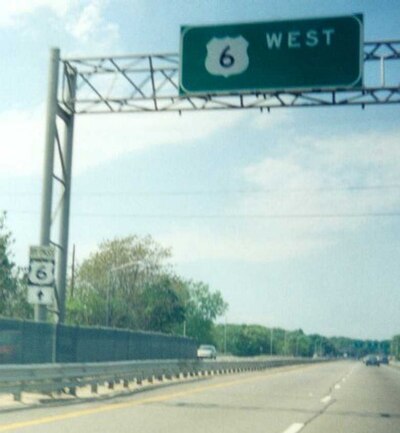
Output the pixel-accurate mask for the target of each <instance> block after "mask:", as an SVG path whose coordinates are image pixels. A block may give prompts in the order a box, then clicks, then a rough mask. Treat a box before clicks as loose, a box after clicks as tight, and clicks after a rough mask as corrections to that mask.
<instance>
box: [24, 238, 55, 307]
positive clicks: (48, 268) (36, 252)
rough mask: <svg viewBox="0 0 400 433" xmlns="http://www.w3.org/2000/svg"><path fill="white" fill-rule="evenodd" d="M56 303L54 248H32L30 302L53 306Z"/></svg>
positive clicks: (29, 278)
mask: <svg viewBox="0 0 400 433" xmlns="http://www.w3.org/2000/svg"><path fill="white" fill-rule="evenodd" d="M53 301H54V248H53V247H51V246H32V247H30V253H29V274H28V302H29V303H30V304H35V305H51V304H52V303H53Z"/></svg>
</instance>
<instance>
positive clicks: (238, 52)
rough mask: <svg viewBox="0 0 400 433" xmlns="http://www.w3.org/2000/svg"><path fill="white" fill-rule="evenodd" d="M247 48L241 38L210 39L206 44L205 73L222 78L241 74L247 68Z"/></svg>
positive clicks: (243, 39) (244, 40)
mask: <svg viewBox="0 0 400 433" xmlns="http://www.w3.org/2000/svg"><path fill="white" fill-rule="evenodd" d="M248 46H249V43H248V42H247V41H246V39H245V38H244V37H243V36H238V37H236V38H229V37H226V38H222V39H218V38H212V39H211V40H210V42H208V44H207V57H206V65H205V66H206V69H207V71H208V72H209V73H210V74H212V75H222V76H224V77H229V76H230V75H238V74H241V73H243V72H244V71H245V70H246V69H247V68H248V66H249V56H248V55H247V47H248Z"/></svg>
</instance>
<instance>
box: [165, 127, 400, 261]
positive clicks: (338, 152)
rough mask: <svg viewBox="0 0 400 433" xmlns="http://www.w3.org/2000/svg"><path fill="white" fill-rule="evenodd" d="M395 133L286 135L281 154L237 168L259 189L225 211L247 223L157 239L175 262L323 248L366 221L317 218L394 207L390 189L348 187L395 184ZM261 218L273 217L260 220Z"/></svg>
mask: <svg viewBox="0 0 400 433" xmlns="http://www.w3.org/2000/svg"><path fill="white" fill-rule="evenodd" d="M398 136H399V133H398V131H393V132H392V133H386V134H380V135H378V134H371V133H368V132H366V133H365V134H355V135H353V136H337V137H334V138H329V139H319V138H317V137H311V136H310V137H307V138H306V139H304V138H297V139H296V138H293V141H292V142H291V147H290V149H291V150H288V151H287V152H286V153H285V155H283V156H280V157H274V158H272V157H268V158H265V159H264V160H262V161H260V162H257V163H255V164H253V165H250V166H248V167H246V168H245V169H244V170H243V176H244V178H245V180H246V181H247V182H248V183H249V184H250V185H251V187H252V188H254V189H256V190H257V189H263V190H265V192H262V193H261V192H258V193H248V194H247V195H245V196H244V197H243V196H242V197H241V198H240V199H238V200H237V202H236V203H234V204H231V205H230V207H229V208H227V209H226V213H227V215H229V214H231V215H232V214H233V215H242V216H246V215H247V219H246V217H244V218H238V219H236V220H235V219H234V220H233V223H232V220H230V219H229V217H228V219H227V220H226V221H228V223H226V224H224V225H223V226H222V229H221V225H219V226H210V228H209V229H207V230H206V229H204V228H197V227H196V228H185V229H181V230H176V231H175V232H174V233H169V234H166V235H165V236H164V238H163V240H164V242H165V243H166V244H168V245H171V246H172V247H173V251H174V257H176V259H177V260H178V261H179V262H186V261H196V260H205V259H222V260H242V261H243V260H244V261H251V262H269V261H274V260H286V259H289V258H292V257H296V256H304V255H308V254H312V253H316V252H318V251H319V250H321V249H322V248H329V247H330V246H332V245H334V244H335V243H336V242H338V240H339V239H342V236H343V235H346V234H347V233H350V232H352V231H356V230H359V229H360V228H363V227H365V225H366V224H367V222H369V221H370V220H368V219H365V218H351V217H349V218H346V217H343V218H331V217H329V218H323V216H324V215H326V216H329V215H331V216H332V215H337V214H342V215H346V214H350V215H351V214H370V213H372V214H374V213H380V212H391V211H396V210H398V209H399V206H400V198H399V195H398V189H396V188H393V189H392V188H387V189H384V190H381V189H361V190H359V189H352V188H349V187H352V186H358V185H359V186H362V185H364V186H365V185H366V186H368V185H370V186H375V185H388V186H390V185H394V184H397V185H399V184H400V162H399V161H400V158H399V156H400V150H399V147H398ZM263 215H265V216H266V217H265V218H262V216H263ZM269 215H272V216H273V215H275V216H277V218H268V216H269ZM307 215H308V216H309V217H307ZM255 216H259V217H257V218H255ZM279 216H281V217H279ZM302 216H304V217H302ZM317 216H322V218H319V217H317Z"/></svg>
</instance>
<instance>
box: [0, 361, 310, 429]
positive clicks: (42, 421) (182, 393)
mask: <svg viewBox="0 0 400 433" xmlns="http://www.w3.org/2000/svg"><path fill="white" fill-rule="evenodd" d="M305 367H316V365H315V364H314V365H304V364H303V365H302V366H291V367H286V368H285V369H284V370H282V369H280V370H279V371H276V370H275V371H273V370H272V371H268V373H267V374H262V375H257V376H252V377H248V378H245V379H237V380H231V381H229V382H223V383H218V384H212V385H207V386H199V387H196V388H194V389H191V390H186V391H180V392H174V393H168V394H163V395H159V396H154V397H147V398H143V399H140V400H135V401H130V402H124V403H111V404H104V405H101V406H97V407H94V408H91V409H82V410H77V411H73V412H67V413H64V414H60V415H52V416H46V417H42V418H37V419H32V420H28V421H20V422H14V423H11V424H3V425H0V432H6V431H12V430H16V429H19V428H24V427H31V426H36V425H41V424H49V423H52V422H55V421H63V420H66V419H72V418H79V417H82V416H85V415H92V414H95V413H101V412H107V411H111V410H116V409H123V408H127V407H134V406H139V405H141V404H146V403H158V402H161V401H167V400H172V399H174V398H178V397H184V396H188V395H192V394H198V393H200V392H203V391H209V390H212V389H218V388H228V387H230V386H234V385H238V384H242V383H246V382H253V381H256V380H259V379H260V378H266V377H268V376H271V375H278V374H282V373H285V372H287V371H290V370H297V369H300V368H305ZM184 383H185V382H182V384H184Z"/></svg>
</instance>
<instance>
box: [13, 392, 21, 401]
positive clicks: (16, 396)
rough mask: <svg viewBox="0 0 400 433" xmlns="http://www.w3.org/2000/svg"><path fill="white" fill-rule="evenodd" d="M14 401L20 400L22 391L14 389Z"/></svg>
mask: <svg viewBox="0 0 400 433" xmlns="http://www.w3.org/2000/svg"><path fill="white" fill-rule="evenodd" d="M13 398H14V401H22V392H21V391H15V392H14V393H13Z"/></svg>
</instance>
